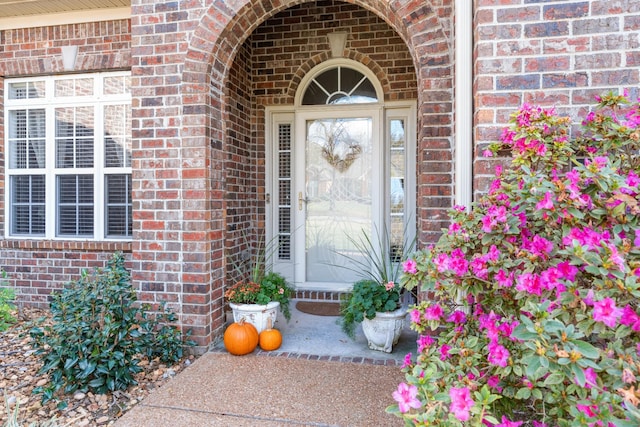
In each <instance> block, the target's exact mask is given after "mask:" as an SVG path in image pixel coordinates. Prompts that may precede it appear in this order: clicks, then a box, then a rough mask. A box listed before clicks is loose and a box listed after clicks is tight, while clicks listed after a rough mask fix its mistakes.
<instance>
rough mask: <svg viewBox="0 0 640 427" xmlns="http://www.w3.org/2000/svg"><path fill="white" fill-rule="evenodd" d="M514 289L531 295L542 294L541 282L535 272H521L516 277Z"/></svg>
mask: <svg viewBox="0 0 640 427" xmlns="http://www.w3.org/2000/svg"><path fill="white" fill-rule="evenodd" d="M516 290H518V291H522V292H527V293H529V294H533V295H538V296H540V295H542V282H541V280H540V276H538V275H537V274H535V273H523V274H521V275H520V276H519V277H518V279H517V285H516Z"/></svg>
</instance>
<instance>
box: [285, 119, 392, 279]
mask: <svg viewBox="0 0 640 427" xmlns="http://www.w3.org/2000/svg"><path fill="white" fill-rule="evenodd" d="M354 110H355V109H354V108H348V109H339V108H337V107H333V108H329V109H324V110H320V111H313V112H305V113H298V114H297V115H296V124H295V129H296V132H295V135H296V141H295V149H294V153H295V154H294V163H295V171H294V176H293V183H294V184H293V189H294V194H295V195H296V205H295V207H294V208H295V209H294V211H295V214H294V222H295V224H297V227H296V229H295V230H294V247H295V248H296V250H295V251H294V257H295V267H294V275H295V283H296V286H298V287H301V288H304V289H321V290H345V289H348V288H349V286H350V285H351V284H352V283H353V282H355V281H356V280H358V279H361V278H363V274H362V273H358V271H360V270H361V269H362V267H361V264H359V263H358V262H357V261H358V260H360V261H365V262H366V259H363V257H364V254H362V253H360V252H359V251H358V248H357V245H356V244H355V243H354V240H356V241H357V240H359V239H360V238H361V237H362V236H363V235H364V234H366V236H369V237H371V235H372V230H373V229H374V228H375V227H378V229H381V228H380V221H382V218H383V216H382V215H381V212H382V211H383V206H382V191H383V189H384V187H385V186H384V183H383V181H382V176H383V174H381V171H382V170H384V168H383V165H382V158H381V149H380V147H381V144H380V141H379V138H380V117H379V116H380V112H381V109H380V108H375V107H374V108H362V107H360V108H358V109H357V111H354ZM302 249H304V250H302Z"/></svg>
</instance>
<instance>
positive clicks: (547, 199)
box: [536, 191, 553, 210]
mask: <svg viewBox="0 0 640 427" xmlns="http://www.w3.org/2000/svg"><path fill="white" fill-rule="evenodd" d="M536 209H537V210H543V209H547V210H549V209H553V193H552V192H551V191H547V192H546V193H545V194H544V197H543V198H542V200H540V201H539V202H538V204H537V205H536Z"/></svg>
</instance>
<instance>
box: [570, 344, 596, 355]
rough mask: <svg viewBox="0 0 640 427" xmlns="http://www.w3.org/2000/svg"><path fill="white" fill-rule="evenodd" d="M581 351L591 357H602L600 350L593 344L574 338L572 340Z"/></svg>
mask: <svg viewBox="0 0 640 427" xmlns="http://www.w3.org/2000/svg"><path fill="white" fill-rule="evenodd" d="M570 342H571V343H572V344H573V345H574V346H575V347H576V348H577V349H578V351H580V353H581V354H582V355H583V356H584V357H587V358H589V359H597V358H598V357H600V351H599V350H598V349H597V348H595V347H594V346H592V345H591V344H589V343H587V342H585V341H581V340H572V341H570Z"/></svg>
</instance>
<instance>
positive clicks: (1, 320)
mask: <svg viewBox="0 0 640 427" xmlns="http://www.w3.org/2000/svg"><path fill="white" fill-rule="evenodd" d="M0 275H1V277H2V285H3V286H4V285H6V283H5V279H6V278H7V272H6V271H4V270H2V271H0ZM15 298H16V293H15V291H14V290H13V289H11V288H8V287H2V288H0V332H2V331H6V330H7V329H8V328H9V326H11V325H13V324H14V323H15V322H16V318H15V317H14V316H13V312H14V310H15V308H16V307H15V306H14V305H13V301H14V300H15Z"/></svg>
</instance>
